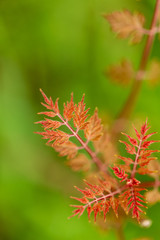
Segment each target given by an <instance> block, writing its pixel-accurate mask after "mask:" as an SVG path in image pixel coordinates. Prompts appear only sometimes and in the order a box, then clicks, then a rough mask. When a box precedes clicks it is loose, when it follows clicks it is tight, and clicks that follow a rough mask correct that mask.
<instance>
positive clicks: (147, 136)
mask: <svg viewBox="0 0 160 240" xmlns="http://www.w3.org/2000/svg"><path fill="white" fill-rule="evenodd" d="M156 133H157V132H153V133H150V134H148V135H146V136H144V137H143V141H145V140H147V139H148V138H150V137H151V136H152V135H154V134H156Z"/></svg>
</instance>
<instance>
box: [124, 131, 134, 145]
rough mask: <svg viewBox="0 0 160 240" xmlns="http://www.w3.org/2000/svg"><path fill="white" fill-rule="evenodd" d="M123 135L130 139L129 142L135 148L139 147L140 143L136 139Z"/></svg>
mask: <svg viewBox="0 0 160 240" xmlns="http://www.w3.org/2000/svg"><path fill="white" fill-rule="evenodd" d="M122 134H123V135H125V136H127V137H128V139H129V141H130V143H131V144H132V145H134V146H137V145H138V142H137V140H136V139H134V138H132V137H130V136H129V135H127V134H126V133H122Z"/></svg>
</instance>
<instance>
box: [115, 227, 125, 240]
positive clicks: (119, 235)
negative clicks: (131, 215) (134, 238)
mask: <svg viewBox="0 0 160 240" xmlns="http://www.w3.org/2000/svg"><path fill="white" fill-rule="evenodd" d="M115 229H116V234H117V239H118V240H125V236H124V231H123V225H122V223H119V224H118V225H117V226H116V228H115Z"/></svg>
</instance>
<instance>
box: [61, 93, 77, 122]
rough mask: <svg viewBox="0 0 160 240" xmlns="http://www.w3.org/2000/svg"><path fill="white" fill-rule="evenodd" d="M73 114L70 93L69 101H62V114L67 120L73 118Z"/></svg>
mask: <svg viewBox="0 0 160 240" xmlns="http://www.w3.org/2000/svg"><path fill="white" fill-rule="evenodd" d="M73 114H74V102H73V93H72V94H71V100H70V102H67V104H65V103H64V110H63V116H64V118H65V119H66V120H67V121H70V120H71V119H72V118H73Z"/></svg>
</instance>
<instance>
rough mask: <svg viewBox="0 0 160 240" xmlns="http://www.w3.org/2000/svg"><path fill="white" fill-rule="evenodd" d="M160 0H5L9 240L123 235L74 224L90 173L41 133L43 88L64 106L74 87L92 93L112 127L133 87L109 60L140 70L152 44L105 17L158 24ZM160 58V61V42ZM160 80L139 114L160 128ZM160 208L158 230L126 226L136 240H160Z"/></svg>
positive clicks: (1, 171)
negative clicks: (116, 75)
mask: <svg viewBox="0 0 160 240" xmlns="http://www.w3.org/2000/svg"><path fill="white" fill-rule="evenodd" d="M154 4H155V0H141V1H136V0H130V1H128V0H112V1H109V0H93V1H92V0H45V1H43V0H14V1H13V0H0V104H1V110H0V111H1V117H0V156H1V158H0V239H1V240H51V239H52V240H72V239H74V240H75V239H76V240H80V239H83V240H89V239H99V240H100V239H110V240H111V239H113V240H114V239H116V238H115V235H114V232H112V231H111V232H109V233H105V232H103V231H100V230H99V229H98V227H97V226H96V225H94V224H92V223H89V222H88V220H87V216H86V215H85V214H84V215H83V216H82V217H81V218H80V219H79V220H78V219H77V218H73V219H71V220H68V219H67V217H68V216H70V214H71V208H70V207H69V204H71V203H73V202H72V200H71V199H70V198H69V197H70V196H71V195H75V194H76V191H75V190H74V188H73V186H74V185H78V184H81V178H82V176H81V174H77V173H74V172H72V171H71V170H70V169H69V168H68V167H67V166H66V164H65V159H63V158H58V156H57V154H56V153H55V152H54V151H53V150H52V149H50V148H49V147H47V146H46V145H45V142H44V140H41V138H40V136H38V135H35V134H34V132H35V131H40V130H41V129H40V127H39V126H37V125H34V122H35V121H38V120H40V116H37V115H36V113H37V112H40V111H42V110H43V107H42V106H41V105H40V101H42V97H41V95H40V92H39V88H42V89H43V90H44V92H45V93H46V94H47V95H49V96H50V95H51V96H52V97H53V99H56V98H57V97H58V96H59V97H60V104H61V105H62V103H63V102H64V101H66V100H68V99H69V97H70V93H71V92H74V96H75V97H74V98H75V101H79V100H80V98H81V96H82V94H83V93H85V94H86V98H85V99H86V102H87V106H89V107H91V109H92V110H91V112H93V109H94V108H95V107H96V106H97V107H98V108H99V112H100V115H101V116H103V117H104V119H105V121H108V122H109V123H111V122H112V120H113V119H114V118H115V117H116V115H117V114H118V112H119V111H120V109H121V107H122V106H123V103H124V101H125V99H126V97H127V95H128V93H129V91H130V88H131V85H130V86H129V87H126V88H123V87H121V86H119V85H116V84H115V83H112V82H111V81H109V79H107V78H106V77H105V76H104V70H105V69H106V67H107V66H108V65H109V64H112V63H116V62H117V61H120V59H121V58H128V59H130V60H131V61H132V62H133V64H134V66H135V67H137V66H138V64H139V60H140V57H141V52H142V49H143V46H144V42H142V43H141V44H139V45H137V46H130V45H129V44H128V43H127V41H125V40H117V39H115V36H114V34H113V33H111V32H110V29H109V26H108V24H107V22H106V21H105V19H104V18H103V17H102V14H103V13H107V12H111V11H114V10H120V9H124V8H125V9H130V10H132V11H133V10H138V11H141V12H143V13H144V15H145V16H146V19H147V20H146V25H147V26H148V25H149V23H150V21H151V17H152V12H153V8H154ZM151 55H152V57H156V58H160V48H159V41H158V38H157V39H156V40H155V44H154V47H153V49H152V54H151ZM159 106H160V85H157V86H156V87H155V88H150V87H149V86H148V84H147V83H144V85H143V88H142V91H141V94H140V96H139V100H138V102H137V105H136V108H135V110H134V112H133V114H132V119H136V118H140V119H143V120H144V119H145V118H146V116H147V117H148V118H149V122H150V123H151V125H152V127H153V128H152V129H153V130H158V131H159V132H160V124H159V119H160V110H159ZM159 137H160V135H159ZM159 211H160V206H159V204H156V205H155V206H153V207H151V208H150V209H149V210H148V216H149V218H152V220H153V224H152V226H151V227H150V228H149V229H143V228H139V227H138V226H137V225H136V224H134V223H131V222H130V223H127V224H126V226H125V235H126V239H127V240H130V239H134V238H137V237H139V236H151V237H152V238H154V239H156V240H159V235H160V228H159V219H160V216H159V215H160V214H159Z"/></svg>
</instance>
